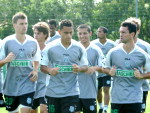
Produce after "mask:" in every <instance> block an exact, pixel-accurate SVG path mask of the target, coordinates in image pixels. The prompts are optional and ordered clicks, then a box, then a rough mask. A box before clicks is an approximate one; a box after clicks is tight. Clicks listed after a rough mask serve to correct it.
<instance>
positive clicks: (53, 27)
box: [46, 19, 61, 43]
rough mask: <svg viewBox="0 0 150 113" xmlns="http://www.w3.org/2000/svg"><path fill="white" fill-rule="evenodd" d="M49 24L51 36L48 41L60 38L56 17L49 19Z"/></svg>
mask: <svg viewBox="0 0 150 113" xmlns="http://www.w3.org/2000/svg"><path fill="white" fill-rule="evenodd" d="M48 25H49V28H50V37H48V39H47V41H46V43H49V42H52V41H54V40H56V39H58V38H61V36H60V34H59V33H58V31H56V29H57V22H56V20H55V19H51V20H49V21H48Z"/></svg>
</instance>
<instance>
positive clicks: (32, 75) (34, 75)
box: [29, 70, 38, 82]
mask: <svg viewBox="0 0 150 113" xmlns="http://www.w3.org/2000/svg"><path fill="white" fill-rule="evenodd" d="M29 77H30V80H31V81H32V82H35V81H37V79H38V71H35V70H33V71H32V72H31V73H30V74H29Z"/></svg>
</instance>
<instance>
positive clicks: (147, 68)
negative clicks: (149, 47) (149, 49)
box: [144, 53, 150, 72]
mask: <svg viewBox="0 0 150 113" xmlns="http://www.w3.org/2000/svg"><path fill="white" fill-rule="evenodd" d="M145 57H146V62H145V66H144V69H145V72H150V55H148V54H147V53H146V54H145Z"/></svg>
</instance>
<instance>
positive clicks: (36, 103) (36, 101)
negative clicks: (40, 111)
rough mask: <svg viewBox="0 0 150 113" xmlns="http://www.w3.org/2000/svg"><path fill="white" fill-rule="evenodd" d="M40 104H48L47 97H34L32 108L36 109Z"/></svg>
mask: <svg viewBox="0 0 150 113" xmlns="http://www.w3.org/2000/svg"><path fill="white" fill-rule="evenodd" d="M40 104H45V105H46V104H47V101H46V98H45V97H40V98H36V99H33V106H32V109H36V108H38V107H39V106H40Z"/></svg>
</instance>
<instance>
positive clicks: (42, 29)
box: [32, 22, 50, 39]
mask: <svg viewBox="0 0 150 113" xmlns="http://www.w3.org/2000/svg"><path fill="white" fill-rule="evenodd" d="M32 29H33V30H35V29H37V30H38V31H39V32H42V33H43V34H45V35H47V37H46V39H47V38H48V37H49V33H50V30H49V26H48V24H47V23H46V22H38V23H37V24H35V25H34V26H33V27H32Z"/></svg>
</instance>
